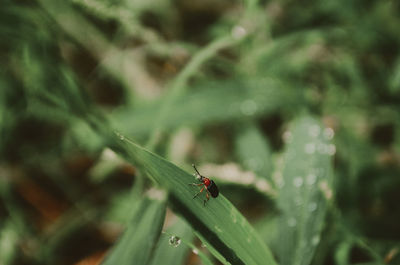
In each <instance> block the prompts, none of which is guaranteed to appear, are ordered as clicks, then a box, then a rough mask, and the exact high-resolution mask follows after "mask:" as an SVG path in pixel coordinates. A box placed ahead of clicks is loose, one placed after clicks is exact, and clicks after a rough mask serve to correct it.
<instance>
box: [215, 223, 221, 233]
mask: <svg viewBox="0 0 400 265" xmlns="http://www.w3.org/2000/svg"><path fill="white" fill-rule="evenodd" d="M214 228H215V230H217V232H218V233H222V229H221V228H220V227H219V226H217V225H215V226H214Z"/></svg>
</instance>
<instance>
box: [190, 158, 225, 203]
mask: <svg viewBox="0 0 400 265" xmlns="http://www.w3.org/2000/svg"><path fill="white" fill-rule="evenodd" d="M192 167H193V168H194V170H195V171H196V173H195V174H194V175H195V176H196V178H197V180H198V181H200V182H202V183H200V184H196V183H190V184H189V185H192V186H203V187H202V188H201V190H200V191H199V192H198V193H196V195H194V197H193V199H194V198H196V197H197V196H198V195H199V194H200V193H202V192H203V190H206V198H207V200H204V206H206V203H207V202H208V200H209V199H210V195H211V196H212V197H213V198H217V197H218V194H219V190H218V187H217V185H216V184H215V183H214V181H212V180H211V179H209V178H206V177H203V176H202V175H201V174H200V172H199V171H198V170H197V168H196V166H195V165H194V164H192Z"/></svg>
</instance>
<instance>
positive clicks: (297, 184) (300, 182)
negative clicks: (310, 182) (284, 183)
mask: <svg viewBox="0 0 400 265" xmlns="http://www.w3.org/2000/svg"><path fill="white" fill-rule="evenodd" d="M293 185H294V186H295V187H297V188H299V187H301V185H303V178H302V177H295V178H294V179H293Z"/></svg>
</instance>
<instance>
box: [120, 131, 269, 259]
mask: <svg viewBox="0 0 400 265" xmlns="http://www.w3.org/2000/svg"><path fill="white" fill-rule="evenodd" d="M120 139H121V140H120V145H119V147H118V149H120V152H121V153H122V154H124V155H125V158H126V159H127V160H129V161H131V162H133V163H135V164H138V165H139V166H140V167H141V168H142V170H144V171H145V172H146V173H147V174H148V175H149V176H150V177H151V178H152V179H153V180H154V181H155V182H156V183H158V184H159V185H160V186H161V187H163V188H164V189H166V190H167V191H169V194H170V196H169V200H170V202H171V206H172V208H173V209H174V210H175V212H177V213H178V214H180V215H181V216H182V217H183V218H184V219H185V220H186V221H187V222H188V223H189V224H190V225H191V226H192V228H193V229H194V230H195V231H196V233H197V234H198V235H200V236H201V238H202V239H203V240H204V243H206V245H207V246H210V247H211V246H212V247H213V248H215V249H216V250H217V251H218V252H219V253H220V255H219V256H217V258H219V259H220V260H221V262H223V263H224V264H229V263H230V264H254V265H256V264H260V265H275V264H276V263H275V261H274V259H273V257H272V254H271V252H270V250H269V249H268V247H267V246H266V245H265V244H264V242H263V241H262V240H261V238H260V237H259V235H258V234H257V232H256V231H255V230H254V229H253V227H252V226H251V225H250V224H249V223H248V222H247V220H246V219H245V217H243V215H241V214H240V212H239V211H238V210H237V209H236V208H235V207H234V206H233V205H232V204H231V203H230V202H229V201H228V200H227V199H226V198H225V197H224V196H223V195H222V194H220V195H219V196H218V197H217V198H215V199H211V200H210V201H209V202H208V203H207V205H206V206H204V205H203V199H204V198H202V197H201V196H199V197H197V198H196V199H193V195H194V194H195V193H197V192H198V190H199V189H198V188H197V187H192V186H189V185H188V184H189V183H193V182H194V181H195V178H194V177H193V175H191V174H189V173H187V172H186V171H183V170H182V169H180V168H178V167H177V166H175V165H174V164H172V163H170V162H168V161H167V160H165V159H163V158H161V157H159V156H157V155H155V154H153V153H151V152H148V151H146V150H145V149H143V148H141V147H139V146H138V145H136V144H134V143H133V142H131V141H129V140H127V139H126V138H124V137H122V136H120ZM203 196H204V195H203ZM222 256H223V257H224V259H222V258H221V257H222Z"/></svg>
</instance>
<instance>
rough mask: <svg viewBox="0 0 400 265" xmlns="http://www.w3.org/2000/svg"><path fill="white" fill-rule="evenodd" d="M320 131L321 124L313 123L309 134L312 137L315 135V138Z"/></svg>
mask: <svg viewBox="0 0 400 265" xmlns="http://www.w3.org/2000/svg"><path fill="white" fill-rule="evenodd" d="M320 132H321V128H320V127H319V125H317V124H314V125H312V126H311V127H310V128H309V129H308V134H309V135H310V136H311V137H314V138H316V137H318V135H319V133H320Z"/></svg>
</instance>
